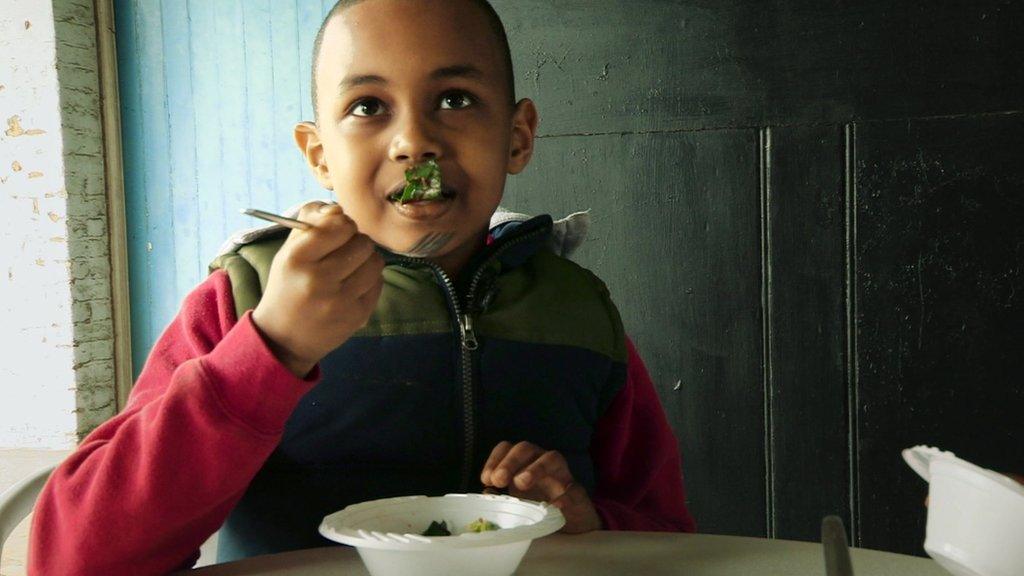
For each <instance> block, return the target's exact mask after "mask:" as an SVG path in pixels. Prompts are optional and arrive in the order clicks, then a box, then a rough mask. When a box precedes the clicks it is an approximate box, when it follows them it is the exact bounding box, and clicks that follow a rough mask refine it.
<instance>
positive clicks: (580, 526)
mask: <svg viewBox="0 0 1024 576" xmlns="http://www.w3.org/2000/svg"><path fill="white" fill-rule="evenodd" d="M480 481H481V482H483V484H484V486H493V487H495V488H508V491H509V494H511V495H512V496H515V497H517V498H526V499H529V500H536V501H542V502H548V503H550V504H551V505H552V506H555V507H557V508H558V509H559V510H561V511H562V514H563V515H564V516H565V526H564V527H563V528H562V532H566V533H569V534H580V533H583V532H590V531H591V530H600V529H601V526H602V525H601V517H600V516H598V515H597V510H596V509H595V508H594V503H593V502H591V501H590V495H588V494H587V491H586V489H585V488H583V486H580V485H579V484H576V482H574V481H573V477H572V472H570V471H569V464H568V463H567V462H566V461H565V457H563V456H562V455H561V454H560V453H558V452H556V451H554V450H544V449H542V448H539V447H537V446H534V445H533V444H530V443H529V442H520V443H518V444H516V445H514V446H513V445H512V443H511V442H501V443H499V444H498V445H497V446H495V447H494V450H492V451H491V456H490V457H489V458H488V459H487V463H486V464H484V469H483V472H481V473H480Z"/></svg>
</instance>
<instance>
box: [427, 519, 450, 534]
mask: <svg viewBox="0 0 1024 576" xmlns="http://www.w3.org/2000/svg"><path fill="white" fill-rule="evenodd" d="M423 535H424V536H451V535H452V533H451V532H450V531H449V530H448V523H447V522H445V521H444V520H442V521H440V522H438V521H437V520H434V521H433V522H431V523H430V526H429V527H428V528H427V529H426V530H424V531H423Z"/></svg>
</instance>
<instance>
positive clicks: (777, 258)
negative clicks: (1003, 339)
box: [764, 126, 853, 540]
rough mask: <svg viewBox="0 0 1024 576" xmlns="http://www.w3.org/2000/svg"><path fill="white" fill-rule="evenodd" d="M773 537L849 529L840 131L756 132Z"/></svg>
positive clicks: (843, 181) (843, 186)
mask: <svg viewBox="0 0 1024 576" xmlns="http://www.w3.org/2000/svg"><path fill="white" fill-rule="evenodd" d="M765 141H766V144H767V146H766V151H765V159H766V174H765V176H766V181H767V182H768V183H769V186H768V188H767V190H766V194H765V204H766V210H765V212H764V213H765V214H766V215H767V218H766V237H767V239H768V242H767V246H766V254H767V255H768V260H767V268H768V278H767V280H768V281H767V283H766V295H765V301H766V303H767V309H768V310H769V311H770V312H769V326H770V328H771V329H770V330H769V332H768V334H767V341H766V347H767V349H768V350H769V354H768V357H769V359H770V362H769V364H768V367H767V370H768V371H769V374H770V378H769V391H770V393H769V402H770V405H769V410H768V413H769V418H770V422H769V424H770V425H769V433H770V436H769V444H770V446H771V450H770V463H771V476H770V478H771V485H770V488H771V493H770V500H771V512H772V526H771V527H772V535H773V536H776V537H779V538H787V539H795V540H816V539H818V538H820V530H821V519H822V517H824V516H826V515H829V514H837V515H839V516H840V517H842V518H843V520H844V521H845V523H846V526H847V527H850V526H851V521H853V515H852V514H851V507H850V504H851V498H850V495H851V488H852V484H851V476H850V474H851V466H850V452H851V449H852V448H853V445H852V443H851V438H850V435H849V429H850V428H849V414H848V406H849V397H848V396H849V395H848V390H849V384H850V382H849V377H850V371H849V370H848V367H847V364H848V361H849V357H848V355H847V321H846V287H847V284H846V269H845V268H844V267H843V265H842V264H843V262H844V259H845V253H846V227H847V224H848V219H847V210H846V198H847V195H846V188H847V186H846V165H845V158H846V135H845V131H844V129H843V127H842V126H800V127H785V128H772V129H771V130H769V131H766V132H765Z"/></svg>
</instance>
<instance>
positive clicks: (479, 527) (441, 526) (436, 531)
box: [420, 518, 501, 536]
mask: <svg viewBox="0 0 1024 576" xmlns="http://www.w3.org/2000/svg"><path fill="white" fill-rule="evenodd" d="M492 530H501V526H498V525H497V524H495V523H494V522H491V521H490V520H484V519H483V518H477V519H476V520H473V521H472V522H470V523H469V524H468V525H467V526H466V528H465V530H463V532H477V533H479V532H490V531H492ZM420 534H421V535H423V536H451V535H452V532H451V530H449V529H448V522H447V521H445V520H440V521H439V520H432V521H431V522H430V526H428V527H427V529H426V530H424V531H423V532H420Z"/></svg>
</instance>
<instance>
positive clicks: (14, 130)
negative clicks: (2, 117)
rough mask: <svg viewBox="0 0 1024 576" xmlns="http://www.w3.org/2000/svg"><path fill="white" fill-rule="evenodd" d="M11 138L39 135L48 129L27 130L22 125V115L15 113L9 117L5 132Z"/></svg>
mask: <svg viewBox="0 0 1024 576" xmlns="http://www.w3.org/2000/svg"><path fill="white" fill-rule="evenodd" d="M4 134H7V135H8V136H10V137H11V138H17V137H19V136H39V135H41V134H46V130H40V129H38V128H30V129H28V130H25V129H24V128H22V127H21V116H18V115H14V116H11V117H10V118H8V119H7V130H6V131H5V132H4Z"/></svg>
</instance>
